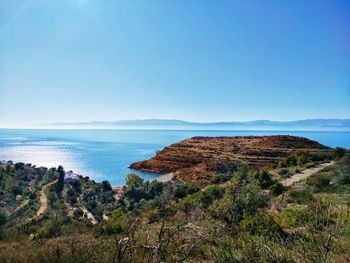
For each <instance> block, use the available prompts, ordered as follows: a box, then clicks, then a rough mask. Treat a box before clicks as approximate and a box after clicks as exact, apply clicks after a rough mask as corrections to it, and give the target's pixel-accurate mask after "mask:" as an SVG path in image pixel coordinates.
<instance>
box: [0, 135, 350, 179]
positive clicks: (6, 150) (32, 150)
mask: <svg viewBox="0 0 350 263" xmlns="http://www.w3.org/2000/svg"><path fill="white" fill-rule="evenodd" d="M276 134H288V135H296V136H303V137H307V138H310V139H313V140H316V141H318V142H320V143H322V144H325V145H327V146H330V147H335V146H341V147H345V148H348V149H349V148H350V132H301V131H283V132H280V131H203V130H200V131H188V130H186V131H185V130H171V131H169V130H44V129H42V130H32V129H28V130H26V129H0V160H5V161H8V160H12V161H14V162H25V163H31V164H33V165H34V164H35V165H37V166H46V167H57V166H58V165H63V166H64V168H65V169H66V170H67V171H68V170H73V171H74V172H75V173H78V174H81V175H84V176H89V177H90V178H91V179H94V180H95V181H98V182H100V181H102V180H108V181H110V183H111V184H112V185H122V184H123V183H124V182H125V177H126V175H127V174H128V173H131V172H134V173H137V174H139V175H141V176H142V177H143V178H145V179H147V180H149V179H154V178H156V177H158V176H159V175H155V174H146V173H140V172H136V171H133V170H130V169H129V168H128V166H129V165H130V164H131V163H133V162H136V161H141V160H144V159H147V158H150V157H152V156H153V155H154V154H155V153H156V151H158V150H161V149H163V148H164V147H165V146H167V145H169V144H172V143H176V142H178V141H181V140H184V139H187V138H190V137H193V136H237V135H276Z"/></svg>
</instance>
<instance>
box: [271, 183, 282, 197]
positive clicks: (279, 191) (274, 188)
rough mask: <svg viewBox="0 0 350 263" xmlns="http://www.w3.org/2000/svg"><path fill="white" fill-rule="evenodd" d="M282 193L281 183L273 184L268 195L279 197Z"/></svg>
mask: <svg viewBox="0 0 350 263" xmlns="http://www.w3.org/2000/svg"><path fill="white" fill-rule="evenodd" d="M283 192H284V186H283V185H282V184H281V183H274V184H273V185H271V186H270V193H271V194H272V195H274V196H277V195H280V194H282V193H283Z"/></svg>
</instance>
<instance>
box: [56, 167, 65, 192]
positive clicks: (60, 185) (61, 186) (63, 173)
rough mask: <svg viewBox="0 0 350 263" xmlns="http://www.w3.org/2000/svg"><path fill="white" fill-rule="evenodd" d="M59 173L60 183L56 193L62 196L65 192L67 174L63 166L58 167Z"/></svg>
mask: <svg viewBox="0 0 350 263" xmlns="http://www.w3.org/2000/svg"><path fill="white" fill-rule="evenodd" d="M57 172H58V181H57V184H56V192H57V194H58V195H60V194H61V192H62V191H63V187H64V176H65V172H64V169H63V166H61V165H60V166H58V168H57Z"/></svg>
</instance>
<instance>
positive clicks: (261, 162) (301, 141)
mask: <svg viewBox="0 0 350 263" xmlns="http://www.w3.org/2000/svg"><path fill="white" fill-rule="evenodd" d="M301 149H307V150H308V151H309V152H310V154H321V155H330V154H331V149H330V148H328V147H326V146H324V145H322V144H320V143H318V142H316V141H312V140H310V139H307V138H303V137H296V136H288V135H277V136H235V137H193V138H190V139H187V140H183V141H181V142H178V143H175V144H172V145H170V146H168V147H165V148H164V149H163V150H161V151H159V152H157V153H156V155H155V156H154V157H152V158H150V159H148V160H145V161H140V162H136V163H133V164H131V166H130V168H132V169H135V170H138V171H143V172H151V173H158V174H164V173H172V174H173V175H174V176H175V177H176V178H178V179H180V180H183V181H188V182H192V183H195V184H197V185H203V184H205V183H207V182H208V180H210V178H211V177H213V176H215V175H217V174H225V173H228V172H232V171H234V170H236V169H237V168H238V167H239V166H242V165H247V166H249V167H252V168H263V167H270V168H272V167H274V166H275V165H276V164H277V163H278V162H279V161H280V160H282V159H283V158H285V157H287V156H288V155H290V154H291V153H293V152H295V151H297V150H301Z"/></svg>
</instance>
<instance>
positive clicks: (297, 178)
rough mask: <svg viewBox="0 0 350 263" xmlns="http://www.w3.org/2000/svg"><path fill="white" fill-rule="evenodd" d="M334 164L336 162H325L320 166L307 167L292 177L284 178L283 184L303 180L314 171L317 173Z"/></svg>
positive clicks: (289, 184)
mask: <svg viewBox="0 0 350 263" xmlns="http://www.w3.org/2000/svg"><path fill="white" fill-rule="evenodd" d="M332 164H334V162H330V163H323V164H320V165H319V166H316V167H312V168H309V169H306V170H304V171H302V172H301V173H297V174H294V175H292V176H291V177H290V178H287V179H284V180H282V181H281V184H282V185H283V186H291V185H292V184H294V183H296V182H299V181H301V180H304V179H306V178H308V177H309V176H311V175H313V174H314V173H317V172H319V171H321V170H322V169H324V168H326V167H328V166H330V165H332Z"/></svg>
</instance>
